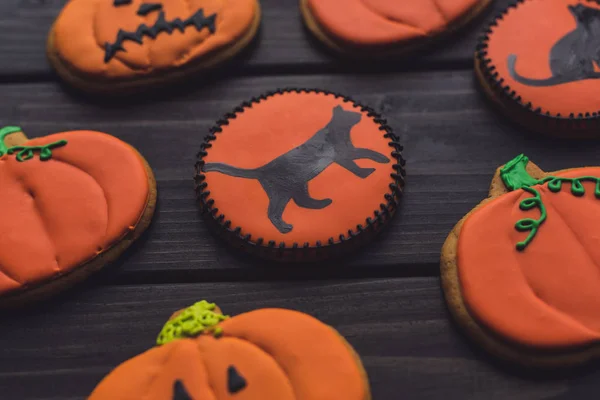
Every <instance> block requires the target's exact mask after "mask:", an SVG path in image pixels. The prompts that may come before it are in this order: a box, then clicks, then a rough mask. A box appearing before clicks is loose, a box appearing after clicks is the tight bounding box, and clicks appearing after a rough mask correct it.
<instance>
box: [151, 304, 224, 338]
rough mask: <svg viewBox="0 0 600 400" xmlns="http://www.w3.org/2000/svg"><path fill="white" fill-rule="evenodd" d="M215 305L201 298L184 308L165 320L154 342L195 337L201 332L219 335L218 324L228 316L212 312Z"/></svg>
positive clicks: (221, 331)
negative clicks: (168, 319)
mask: <svg viewBox="0 0 600 400" xmlns="http://www.w3.org/2000/svg"><path fill="white" fill-rule="evenodd" d="M216 307H217V305H216V304H214V303H209V302H207V301H206V300H202V301H199V302H197V303H196V304H194V305H193V306H190V307H188V308H186V309H185V310H183V311H182V312H181V313H180V314H179V315H178V316H177V317H175V318H173V319H171V320H170V321H167V323H166V324H165V326H164V327H163V328H162V330H161V331H160V333H159V334H158V338H157V339H156V344H157V345H159V346H161V345H163V344H166V343H169V342H172V341H173V340H176V339H182V338H186V337H195V336H198V335H201V334H203V333H212V334H213V335H214V336H215V337H219V336H221V335H222V334H223V329H222V328H221V327H220V326H218V324H219V323H220V322H221V321H225V320H226V319H227V318H229V316H227V315H222V314H218V313H216V312H214V310H215V308H216Z"/></svg>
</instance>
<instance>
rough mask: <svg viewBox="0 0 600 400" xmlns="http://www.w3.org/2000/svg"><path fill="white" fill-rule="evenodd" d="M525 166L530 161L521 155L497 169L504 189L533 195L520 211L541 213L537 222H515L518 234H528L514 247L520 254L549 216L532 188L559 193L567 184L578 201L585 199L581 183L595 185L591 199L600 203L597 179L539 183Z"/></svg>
mask: <svg viewBox="0 0 600 400" xmlns="http://www.w3.org/2000/svg"><path fill="white" fill-rule="evenodd" d="M528 162H529V159H528V158H527V157H526V156H524V155H523V154H521V155H519V156H517V157H515V158H514V159H512V160H511V161H509V162H508V163H506V165H505V166H504V167H502V168H500V177H501V178H502V181H503V182H504V185H505V186H506V187H507V189H509V190H510V191H512V190H518V189H521V190H524V191H526V192H528V193H530V194H531V195H533V197H529V198H526V199H523V200H521V202H520V203H519V208H520V209H521V210H523V211H529V210H531V209H534V208H537V209H539V210H540V217H539V218H538V219H533V218H523V219H520V220H518V221H517V223H516V224H515V229H516V230H517V231H519V232H529V235H527V238H525V240H523V241H522V242H518V243H517V245H516V247H517V250H519V251H523V250H525V248H526V247H527V246H528V245H529V244H530V243H531V241H532V240H533V238H535V235H536V234H537V232H538V230H539V228H540V226H541V225H542V224H543V223H544V221H546V218H547V216H548V215H547V212H546V206H545V205H544V202H543V200H542V197H541V196H540V192H539V191H538V190H537V189H535V188H533V187H532V186H535V185H544V184H548V185H547V186H548V189H549V190H550V191H551V192H552V193H558V192H560V191H561V189H562V186H563V183H569V184H570V185H571V194H573V196H577V197H581V196H583V195H585V187H584V186H583V183H582V182H584V181H588V182H594V183H595V184H596V187H595V190H594V195H595V196H596V198H597V199H600V178H598V177H596V176H580V177H578V178H563V177H560V176H547V177H545V178H543V179H539V180H538V179H535V178H534V177H532V176H531V175H529V173H528V172H527V170H526V167H527V163H528Z"/></svg>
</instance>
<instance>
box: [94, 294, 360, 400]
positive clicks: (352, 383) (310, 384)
mask: <svg viewBox="0 0 600 400" xmlns="http://www.w3.org/2000/svg"><path fill="white" fill-rule="evenodd" d="M157 344H158V347H155V348H153V349H151V350H148V351H146V352H145V353H142V354H140V355H138V356H137V357H134V358H132V359H131V360H128V361H126V362H125V363H123V364H121V365H120V366H119V367H117V368H116V369H115V370H113V371H112V372H111V373H110V374H109V375H108V376H107V377H106V378H104V380H103V381H102V382H100V384H99V385H98V386H97V387H96V389H95V390H94V392H93V393H92V394H91V396H90V397H89V400H114V399H122V400H126V399H132V400H133V399H142V398H143V399H145V400H203V399H214V400H226V399H244V400H292V399H294V400H370V399H371V394H370V390H369V383H368V380H367V375H366V373H365V371H364V368H363V366H362V363H361V361H360V358H359V357H358V355H357V354H356V353H355V352H354V350H353V349H352V347H351V346H350V344H348V342H346V340H345V339H344V338H343V337H342V336H340V334H339V333H338V332H337V331H335V330H334V329H333V328H332V327H330V326H328V325H325V324H324V323H322V322H320V321H319V320H317V319H315V318H313V317H311V316H309V315H306V314H303V313H300V312H298V311H292V310H285V309H260V310H255V311H250V312H247V313H244V314H240V315H237V316H235V317H228V316H224V315H222V314H221V311H220V310H219V309H218V308H217V307H216V306H215V304H212V303H208V302H206V301H204V300H203V301H201V302H198V303H196V304H195V305H193V306H191V307H189V308H187V309H185V310H183V311H180V312H177V313H175V314H174V315H173V317H171V320H170V321H169V322H167V324H166V325H165V327H164V328H163V330H162V331H161V333H160V335H159V337H158V340H157Z"/></svg>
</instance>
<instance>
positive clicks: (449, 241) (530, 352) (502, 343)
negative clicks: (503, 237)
mask: <svg viewBox="0 0 600 400" xmlns="http://www.w3.org/2000/svg"><path fill="white" fill-rule="evenodd" d="M501 168H502V167H500V168H498V169H497V170H496V173H495V175H494V178H493V180H492V183H491V185H490V191H489V197H488V198H487V199H485V200H484V201H482V202H481V203H480V204H479V205H477V206H476V207H475V208H474V209H473V210H471V211H470V212H469V213H468V214H467V215H465V216H464V217H463V218H462V219H461V220H460V221H459V222H458V223H457V224H456V226H455V227H454V228H453V230H452V231H451V232H450V234H449V235H448V237H447V238H446V241H445V242H444V245H443V247H442V252H441V260H440V270H441V283H442V289H443V292H444V297H445V299H446V303H447V305H448V309H449V311H450V314H451V315H452V317H453V318H454V320H455V321H456V322H457V324H458V326H459V327H460V328H461V329H462V330H463V331H464V332H465V333H466V334H467V335H468V336H469V337H470V338H471V339H472V340H473V341H475V342H476V343H477V344H478V345H480V346H481V347H483V348H484V349H485V350H487V351H488V352H489V353H491V354H492V355H494V356H496V357H498V358H500V359H502V360H504V361H508V362H510V363H515V364H519V365H521V366H523V367H527V368H529V367H535V368H543V369H556V368H564V367H572V366H577V365H581V364H584V363H586V362H589V361H591V360H592V359H597V358H598V357H600V346H591V347H590V346H587V347H576V348H572V349H570V350H565V351H550V350H549V351H541V350H538V349H532V348H528V347H526V346H523V345H520V344H517V343H512V342H509V341H507V340H505V339H503V338H501V337H500V336H498V335H497V334H495V333H494V332H492V331H491V330H490V329H488V328H487V327H485V326H484V325H483V324H482V323H480V322H479V321H478V320H476V319H475V318H474V316H473V315H472V313H471V312H470V311H469V309H468V307H467V305H466V304H465V302H464V299H463V294H462V289H461V284H460V280H459V277H458V264H457V254H458V240H459V239H458V238H459V235H460V232H461V229H462V226H463V224H464V222H465V221H466V220H467V219H468V218H469V217H470V216H471V214H472V213H474V212H475V211H477V210H478V209H479V208H481V207H483V206H484V205H486V204H488V203H489V202H491V201H493V200H495V199H496V198H497V197H499V196H502V195H504V194H506V193H507V192H508V190H507V189H506V187H505V185H504V183H503V182H502V179H501V177H500V169H501ZM526 169H527V172H528V173H529V174H530V175H531V176H532V177H534V178H536V179H541V178H543V177H545V176H549V175H553V174H557V173H562V172H567V171H570V170H571V169H565V170H560V171H554V172H548V173H545V172H543V171H542V170H541V169H540V168H539V167H538V166H536V165H535V164H533V163H532V162H529V164H528V165H527V167H526ZM482 267H484V266H482ZM517 312H518V311H517Z"/></svg>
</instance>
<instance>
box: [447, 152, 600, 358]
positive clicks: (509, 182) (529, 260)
mask: <svg viewBox="0 0 600 400" xmlns="http://www.w3.org/2000/svg"><path fill="white" fill-rule="evenodd" d="M599 211H600V167H586V168H575V169H569V170H563V171H558V172H553V173H544V172H542V171H541V170H540V169H539V168H537V167H536V166H535V165H533V164H531V163H529V162H528V159H527V157H525V156H523V155H521V156H519V157H517V158H515V159H513V160H512V161H510V162H509V163H507V164H506V165H505V166H503V167H501V168H500V169H499V170H498V171H497V173H496V176H495V178H494V180H493V182H492V186H491V190H490V198H488V199H486V200H485V201H483V202H482V203H481V204H480V205H479V206H478V207H476V208H475V209H474V210H473V211H471V212H470V213H469V214H467V216H466V217H465V218H464V219H463V220H462V221H461V222H459V223H458V225H457V226H456V227H455V228H454V230H453V231H452V233H451V234H450V236H449V237H448V239H447V241H446V243H445V245H444V248H443V250H442V263H441V267H442V280H443V285H444V290H445V294H446V298H447V301H448V303H449V306H450V310H451V311H452V313H453V314H454V315H455V317H456V318H457V319H458V321H459V322H460V324H461V325H462V326H463V327H464V328H465V329H466V331H467V332H468V333H469V334H470V335H471V336H472V337H473V338H475V339H476V340H478V341H479V342H480V343H481V344H482V345H483V346H485V347H486V348H488V349H490V350H492V351H493V352H495V353H498V354H499V355H500V356H502V357H505V358H509V359H511V360H515V361H517V362H522V363H525V364H535V365H563V364H574V363H579V362H583V361H586V360H588V359H590V358H592V357H596V356H600V351H599V349H600V346H599V343H600V314H598V309H599V308H600V273H599V271H598V265H600V212H599Z"/></svg>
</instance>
